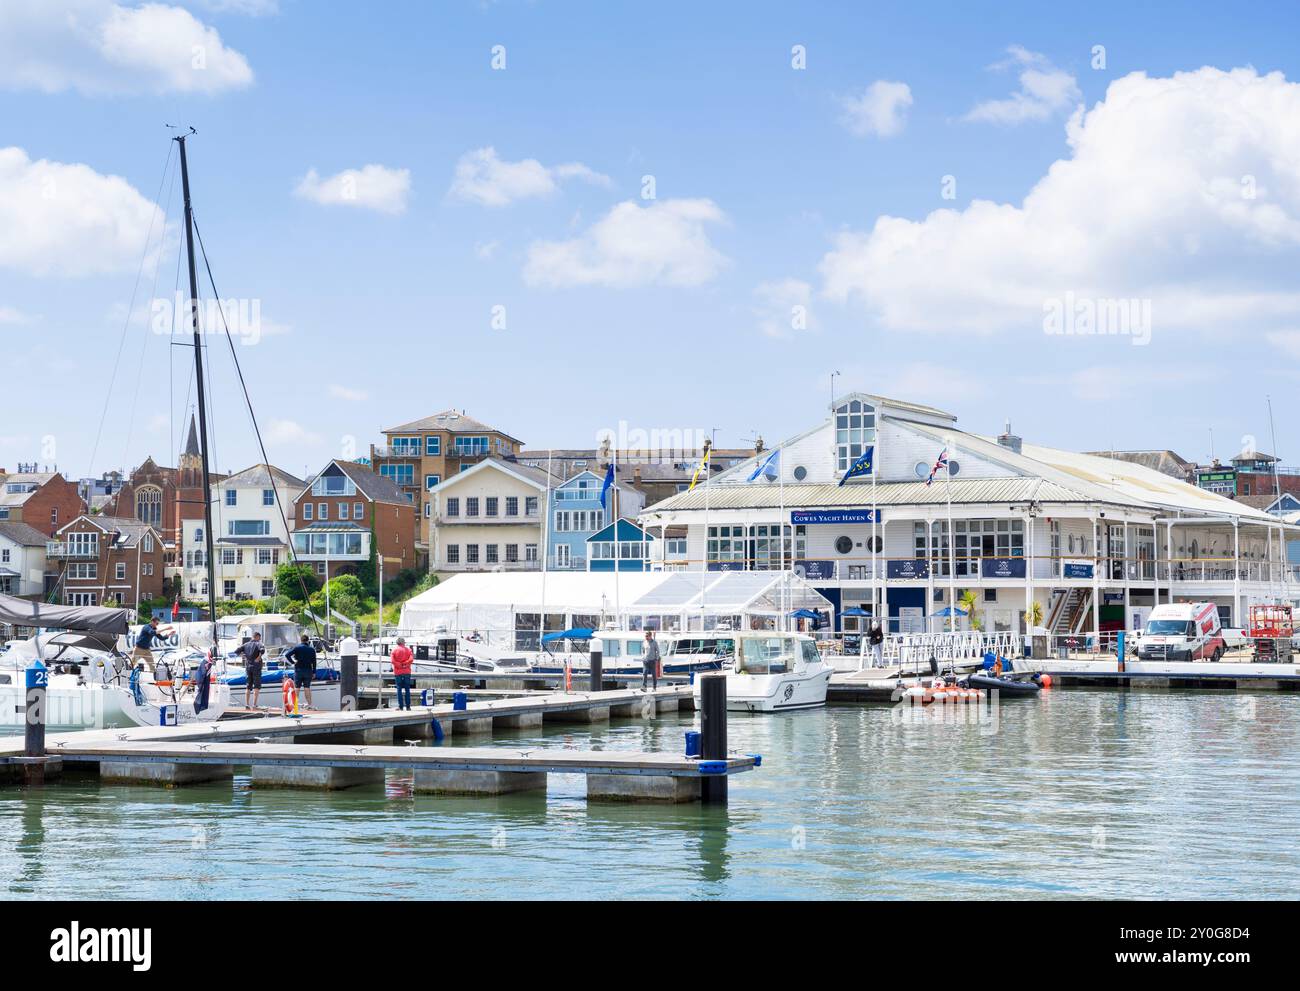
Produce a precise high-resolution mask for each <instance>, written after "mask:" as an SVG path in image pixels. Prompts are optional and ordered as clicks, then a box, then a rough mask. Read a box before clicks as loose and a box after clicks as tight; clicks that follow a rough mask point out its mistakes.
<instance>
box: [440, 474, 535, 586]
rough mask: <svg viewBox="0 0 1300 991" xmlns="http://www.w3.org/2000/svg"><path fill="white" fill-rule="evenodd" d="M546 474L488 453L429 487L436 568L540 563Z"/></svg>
mask: <svg viewBox="0 0 1300 991" xmlns="http://www.w3.org/2000/svg"><path fill="white" fill-rule="evenodd" d="M554 482H555V480H554V479H550V481H549V483H548V478H547V474H546V472H544V471H541V470H539V469H537V468H529V467H528V466H526V465H521V464H518V463H517V462H513V461H503V460H501V459H500V458H487V459H486V460H483V461H480V462H479V463H478V464H476V465H473V466H472V467H470V468H468V469H466V470H465V471H463V472H460V473H458V474H455V475H452V476H451V477H450V478H448V479H446V480H444V481H443V482H441V483H439V484H438V485H435V486H434V487H433V488H432V489H430V490H429V497H430V500H431V501H432V504H433V510H432V513H433V515H432V522H433V524H434V526H433V529H432V534H433V538H432V539H433V544H432V559H433V570H435V571H531V570H536V569H539V568H541V549H542V545H543V536H544V531H543V521H544V517H543V514H542V506H543V505H545V502H546V492H547V489H548V488H549V487H550V485H553V484H554Z"/></svg>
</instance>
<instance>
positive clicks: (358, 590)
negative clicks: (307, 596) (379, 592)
mask: <svg viewBox="0 0 1300 991" xmlns="http://www.w3.org/2000/svg"><path fill="white" fill-rule="evenodd" d="M329 599H330V603H329V604H330V608H331V609H333V610H335V611H336V612H340V613H342V614H343V615H344V616H349V617H352V616H360V615H361V614H362V613H367V612H370V611H371V610H372V609H374V608H375V601H374V599H372V598H370V596H369V595H368V594H367V593H366V587H365V585H363V584H362V583H361V579H360V578H358V577H357V576H356V575H339V576H338V577H336V578H331V579H330V581H329ZM311 608H312V611H313V612H315V613H316V614H317V615H318V616H320V617H322V618H324V617H325V592H324V590H321V591H319V592H316V593H314V594H313V595H312V597H311Z"/></svg>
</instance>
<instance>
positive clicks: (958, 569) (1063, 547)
mask: <svg viewBox="0 0 1300 991" xmlns="http://www.w3.org/2000/svg"><path fill="white" fill-rule="evenodd" d="M769 458H771V460H770V461H769V460H767V459H769ZM851 468H853V469H855V470H854V471H853V472H852V473H851V474H852V476H853V477H850V478H847V480H846V475H849V474H850V469H851ZM751 479H752V480H751ZM640 522H641V523H642V524H643V525H645V526H646V527H647V528H648V529H649V530H650V531H651V532H652V533H653V532H657V531H660V530H662V532H664V533H667V532H669V531H670V530H671V529H672V528H685V534H686V538H685V539H686V558H685V560H684V561H681V562H679V563H674V564H672V565H668V564H664V565H662V566H663V567H677V568H682V569H686V570H707V571H729V570H741V571H749V570H757V571H766V570H774V569H776V570H779V569H781V568H782V567H783V566H784V567H787V568H790V567H793V568H794V570H795V571H796V572H797V573H798V574H800V575H801V576H804V577H806V578H807V580H808V581H809V582H810V583H811V584H812V585H813V586H814V587H815V588H816V589H817V590H818V591H820V592H821V594H822V595H824V596H825V597H826V598H827V599H828V600H830V601H831V602H833V603H834V606H835V611H836V614H837V618H836V623H837V626H838V627H839V628H841V629H843V630H845V631H849V632H851V631H853V630H854V629H857V628H859V624H861V623H862V622H863V619H864V618H865V617H872V616H874V617H880V618H882V619H886V618H887V621H888V628H889V629H890V630H891V631H895V632H897V631H904V632H913V631H915V632H919V631H925V630H938V629H944V628H946V627H947V626H948V625H949V624H960V625H961V626H966V625H968V624H970V623H971V622H972V621H974V622H977V623H979V624H980V625H981V626H982V628H984V629H986V630H989V631H1007V632H1023V631H1025V630H1026V628H1027V627H1028V626H1035V627H1037V626H1039V625H1042V626H1045V627H1047V628H1048V629H1049V630H1050V631H1052V632H1054V633H1059V634H1064V633H1085V632H1089V631H1106V630H1115V629H1124V628H1129V629H1132V628H1134V627H1135V626H1141V625H1142V622H1143V617H1144V616H1145V614H1146V612H1147V611H1149V610H1150V609H1151V608H1152V607H1153V606H1154V605H1156V604H1157V603H1164V602H1172V601H1185V600H1209V601H1213V602H1215V603H1217V604H1218V607H1219V610H1220V612H1221V613H1222V615H1223V619H1224V621H1225V622H1228V623H1239V622H1242V621H1244V618H1245V616H1246V609H1247V607H1248V606H1249V605H1250V604H1252V603H1257V602H1268V601H1276V600H1278V599H1281V600H1283V601H1286V602H1291V601H1294V600H1295V599H1296V597H1297V590H1298V588H1300V586H1297V584H1296V580H1295V576H1294V574H1293V572H1292V569H1291V567H1290V566H1288V563H1287V559H1286V541H1287V537H1288V535H1290V534H1292V533H1295V532H1296V531H1295V529H1294V527H1293V526H1292V525H1291V524H1288V523H1287V522H1286V521H1285V520H1283V519H1282V518H1279V517H1277V516H1273V515H1270V514H1269V513H1267V512H1264V511H1262V510H1259V509H1256V508H1254V507H1252V506H1248V505H1244V504H1242V503H1240V502H1237V501H1234V500H1232V499H1230V498H1227V497H1225V496H1223V495H1219V494H1218V493H1215V492H1211V491H1208V490H1205V489H1202V488H1198V487H1197V486H1195V485H1190V484H1188V483H1187V482H1185V481H1182V480H1180V479H1178V478H1175V477H1172V476H1171V475H1169V474H1165V473H1163V472H1162V471H1160V470H1158V469H1157V468H1153V467H1149V466H1148V465H1146V464H1141V463H1136V462H1134V461H1131V460H1124V459H1119V458H1108V457H1102V456H1098V455H1094V454H1078V453H1073V452H1067V451H1061V450H1056V449H1053V448H1048V447H1043V446H1038V445H1033V444H1029V443H1026V442H1024V441H1022V440H1021V438H1019V437H1017V436H1015V435H1013V434H1012V433H1011V431H1010V428H1009V427H1008V429H1007V430H1006V431H1005V432H1004V433H1003V434H1002V435H1001V436H997V437H992V436H985V435H981V434H976V433H970V432H967V431H965V430H962V429H959V428H958V426H957V422H956V417H955V416H953V415H952V414H950V413H947V412H944V411H943V410H940V409H935V408H933V407H929V406H923V405H919V404H916V403H910V402H902V401H898V400H892V399H887V398H885V397H881V396H876V395H871V394H866V393H855V394H851V395H849V396H846V397H844V398H842V399H839V400H837V401H836V402H835V404H834V406H833V407H832V408H831V409H830V410H829V415H828V416H825V417H824V418H822V419H820V420H819V421H818V422H816V423H814V424H813V425H812V426H811V427H809V428H808V429H807V430H805V431H804V432H803V433H800V434H797V435H795V436H793V437H791V438H789V439H787V440H786V441H784V442H783V443H781V444H780V445H779V446H778V447H777V449H776V453H775V454H774V455H773V454H772V453H770V452H765V453H764V454H763V455H761V456H759V457H751V458H749V459H748V460H747V461H745V462H742V463H740V464H738V465H737V466H735V467H734V468H731V469H730V470H728V471H724V472H722V473H720V474H716V475H715V476H714V477H713V479H712V480H710V481H709V482H707V483H704V484H701V485H699V486H697V487H696V488H695V490H694V491H692V492H686V493H680V494H677V495H675V496H672V497H671V498H669V499H666V500H664V501H662V502H659V503H657V504H655V505H652V506H650V507H648V508H647V509H646V510H645V511H644V512H642V514H641V516H640ZM963 602H964V603H965V604H964V605H962V603H963ZM949 609H952V610H953V611H952V612H951V613H949V612H948V610H949ZM845 611H849V616H848V617H847V618H846V617H845V616H844V613H845ZM972 612H973V613H974V615H973V616H972V615H971V613H972ZM859 617H861V618H859Z"/></svg>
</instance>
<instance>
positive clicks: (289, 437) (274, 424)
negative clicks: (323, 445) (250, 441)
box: [266, 420, 320, 446]
mask: <svg viewBox="0 0 1300 991" xmlns="http://www.w3.org/2000/svg"><path fill="white" fill-rule="evenodd" d="M266 442H267V443H268V444H276V445H281V446H288V445H290V444H298V445H301V444H309V445H310V444H319V443H320V435H319V434H314V433H312V432H311V431H310V430H308V429H307V428H306V427H304V426H303V425H302V424H301V423H298V422H297V421H295V420H272V421H271V422H270V423H269V424H267V427H266Z"/></svg>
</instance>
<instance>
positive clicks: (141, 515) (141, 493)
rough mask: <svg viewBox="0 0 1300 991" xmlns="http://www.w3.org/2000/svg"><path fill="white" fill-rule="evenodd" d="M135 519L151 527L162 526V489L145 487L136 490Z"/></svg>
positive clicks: (152, 486)
mask: <svg viewBox="0 0 1300 991" xmlns="http://www.w3.org/2000/svg"><path fill="white" fill-rule="evenodd" d="M135 518H136V519H137V520H139V521H140V522H141V523H148V524H149V525H150V526H159V525H161V524H162V489H160V488H158V487H157V486H156V485H145V486H142V487H141V488H139V489H137V490H136V493H135Z"/></svg>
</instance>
